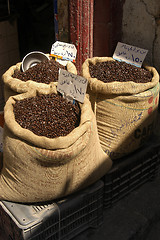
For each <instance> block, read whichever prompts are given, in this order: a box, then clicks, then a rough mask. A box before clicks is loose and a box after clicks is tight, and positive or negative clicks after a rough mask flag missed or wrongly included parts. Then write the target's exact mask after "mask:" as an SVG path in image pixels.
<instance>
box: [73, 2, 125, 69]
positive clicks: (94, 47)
mask: <svg viewBox="0 0 160 240" xmlns="http://www.w3.org/2000/svg"><path fill="white" fill-rule="evenodd" d="M124 2H125V0H88V1H86V0H69V30H70V31H69V34H70V42H71V43H73V44H75V46H76V47H77V60H76V67H77V69H78V72H80V70H81V66H82V64H83V62H84V61H85V60H86V59H87V58H89V57H93V56H112V55H113V52H114V49H115V47H116V45H117V42H118V41H121V33H122V31H121V24H122V15H123V4H124Z"/></svg>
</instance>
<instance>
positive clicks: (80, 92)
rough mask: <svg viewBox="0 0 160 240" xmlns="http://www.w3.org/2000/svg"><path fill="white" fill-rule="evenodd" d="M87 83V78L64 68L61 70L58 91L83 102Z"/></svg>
mask: <svg viewBox="0 0 160 240" xmlns="http://www.w3.org/2000/svg"><path fill="white" fill-rule="evenodd" d="M87 84H88V81H87V79H85V78H83V77H81V76H78V75H76V74H73V73H70V72H68V71H66V70H63V69H60V70H59V77H58V84H57V91H59V92H60V93H61V94H63V95H65V96H69V97H71V98H72V99H75V100H77V101H79V102H81V103H83V102H84V97H85V94H86V90H87Z"/></svg>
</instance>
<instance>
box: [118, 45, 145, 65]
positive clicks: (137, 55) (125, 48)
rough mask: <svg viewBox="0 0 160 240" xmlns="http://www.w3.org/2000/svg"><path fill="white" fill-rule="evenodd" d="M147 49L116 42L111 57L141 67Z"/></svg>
mask: <svg viewBox="0 0 160 240" xmlns="http://www.w3.org/2000/svg"><path fill="white" fill-rule="evenodd" d="M147 53H148V50H145V49H142V48H138V47H135V46H131V45H128V44H125V43H121V42H118V44H117V47H116V49H115V52H114V54H113V58H114V59H115V60H118V61H124V62H127V63H130V64H132V65H135V66H137V67H141V66H142V64H143V61H144V59H145V57H146V55H147Z"/></svg>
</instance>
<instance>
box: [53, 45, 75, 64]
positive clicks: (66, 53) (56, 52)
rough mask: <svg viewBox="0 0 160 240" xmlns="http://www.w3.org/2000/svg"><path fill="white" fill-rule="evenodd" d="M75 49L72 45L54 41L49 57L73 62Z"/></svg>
mask: <svg viewBox="0 0 160 240" xmlns="http://www.w3.org/2000/svg"><path fill="white" fill-rule="evenodd" d="M76 55H77V49H76V47H75V45H74V44H70V43H65V42H59V41H56V42H55V43H54V44H53V45H52V48H51V54H50V56H53V57H55V58H60V59H64V60H68V61H71V62H75V59H76Z"/></svg>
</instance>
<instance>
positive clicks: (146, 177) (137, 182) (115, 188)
mask: <svg viewBox="0 0 160 240" xmlns="http://www.w3.org/2000/svg"><path fill="white" fill-rule="evenodd" d="M159 165H160V141H159V139H157V138H156V137H155V136H154V137H153V138H152V139H151V140H150V141H149V142H148V143H147V144H146V145H145V146H144V147H142V148H141V149H138V150H137V151H135V152H133V153H132V154H130V155H128V156H126V157H124V158H122V159H118V160H115V161H114V163H113V166H112V168H111V170H110V171H109V172H108V173H107V174H106V175H105V176H104V178H103V181H104V208H105V209H106V208H110V207H112V206H113V205H114V204H115V203H116V202H117V201H119V200H120V199H122V198H123V197H125V196H126V195H128V194H129V193H130V192H132V191H133V190H134V189H137V188H138V187H140V186H141V185H143V184H144V183H146V182H147V181H150V180H153V179H155V177H156V176H157V175H158V170H159Z"/></svg>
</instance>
